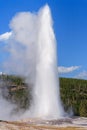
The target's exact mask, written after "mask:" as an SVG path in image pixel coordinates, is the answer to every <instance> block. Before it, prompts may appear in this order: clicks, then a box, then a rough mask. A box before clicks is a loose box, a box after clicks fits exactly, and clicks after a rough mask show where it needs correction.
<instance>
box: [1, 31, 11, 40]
mask: <svg viewBox="0 0 87 130" xmlns="http://www.w3.org/2000/svg"><path fill="white" fill-rule="evenodd" d="M11 35H12V32H6V33H3V34H1V35H0V41H6V40H8V39H9V38H10V37H11Z"/></svg>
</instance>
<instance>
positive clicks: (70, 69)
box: [58, 66, 80, 74]
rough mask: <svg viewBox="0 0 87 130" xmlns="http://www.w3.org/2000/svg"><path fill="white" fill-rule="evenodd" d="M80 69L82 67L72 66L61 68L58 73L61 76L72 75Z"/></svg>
mask: <svg viewBox="0 0 87 130" xmlns="http://www.w3.org/2000/svg"><path fill="white" fill-rule="evenodd" d="M79 68H80V66H70V67H64V66H59V67H58V72H59V74H64V73H70V72H73V71H75V70H77V69H79Z"/></svg>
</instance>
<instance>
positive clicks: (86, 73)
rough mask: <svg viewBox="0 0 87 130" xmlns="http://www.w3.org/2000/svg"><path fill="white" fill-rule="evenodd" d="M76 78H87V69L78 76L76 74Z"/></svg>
mask: <svg viewBox="0 0 87 130" xmlns="http://www.w3.org/2000/svg"><path fill="white" fill-rule="evenodd" d="M75 78H78V79H87V71H82V72H80V73H79V74H78V75H77V76H75Z"/></svg>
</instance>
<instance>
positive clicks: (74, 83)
mask: <svg viewBox="0 0 87 130" xmlns="http://www.w3.org/2000/svg"><path fill="white" fill-rule="evenodd" d="M60 86H61V87H60V91H61V99H62V101H63V104H64V108H65V110H68V109H69V108H70V107H71V108H72V109H73V112H74V114H75V115H76V116H86V117H87V80H80V79H69V78H60Z"/></svg>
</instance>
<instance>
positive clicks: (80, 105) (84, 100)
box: [0, 75, 87, 117]
mask: <svg viewBox="0 0 87 130" xmlns="http://www.w3.org/2000/svg"><path fill="white" fill-rule="evenodd" d="M0 81H4V83H6V84H7V88H8V90H9V94H8V96H7V97H5V96H4V97H5V98H6V99H7V100H11V101H12V102H15V103H17V104H18V107H19V109H20V108H23V109H27V108H28V107H29V106H30V102H32V95H31V89H30V88H31V87H30V88H29V87H27V85H26V84H25V82H24V81H25V80H24V78H23V77H19V76H13V75H10V76H9V75H1V76H0ZM5 86H6V85H5ZM18 86H21V87H18ZM14 87H15V88H16V89H14ZM9 88H10V89H9ZM17 88H18V89H17ZM20 88H21V89H20ZM27 89H28V90H29V91H27ZM49 91H50V90H49ZM60 95H61V100H62V102H63V105H64V109H65V111H68V110H69V109H72V111H73V113H74V115H75V116H84V117H87V80H80V79H70V78H60Z"/></svg>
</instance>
